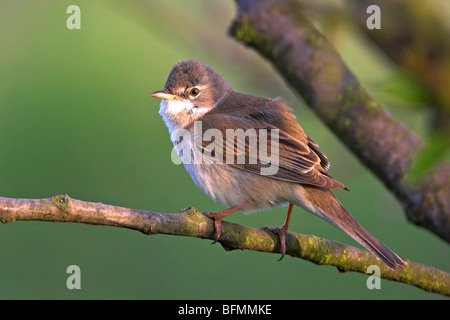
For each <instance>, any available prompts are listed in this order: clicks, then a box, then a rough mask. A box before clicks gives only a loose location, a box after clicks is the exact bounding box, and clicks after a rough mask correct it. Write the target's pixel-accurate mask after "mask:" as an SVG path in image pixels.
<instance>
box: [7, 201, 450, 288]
mask: <svg viewBox="0 0 450 320" xmlns="http://www.w3.org/2000/svg"><path fill="white" fill-rule="evenodd" d="M0 221H1V222H2V223H7V222H11V221H52V222H78V223H86V224H93V225H105V226H114V227H123V228H129V229H133V230H138V231H140V232H142V233H144V234H148V235H152V234H169V235H178V236H189V237H196V238H202V239H213V238H214V223H213V221H212V220H211V219H210V218H208V217H206V216H205V215H203V214H201V213H200V212H199V211H198V210H196V209H194V208H187V209H184V210H182V211H181V212H179V213H174V214H164V213H159V212H153V211H147V210H139V209H130V208H124V207H118V206H112V205H107V204H103V203H95V202H87V201H81V200H76V199H72V198H70V197H69V196H67V195H58V196H55V197H52V198H46V199H12V198H2V197H0ZM219 242H220V243H221V245H222V246H223V247H224V249H225V250H235V249H241V250H255V251H261V252H272V253H279V251H280V242H279V238H278V236H277V235H275V234H272V233H271V232H269V231H265V230H262V229H255V228H250V227H245V226H242V225H239V224H235V223H230V222H226V221H223V222H222V234H221V237H220V239H219ZM286 249H287V250H286V254H288V255H290V256H292V257H297V258H301V259H304V260H308V261H311V262H313V263H315V264H318V265H332V266H336V267H337V268H338V269H339V271H355V272H360V273H364V274H365V273H366V272H367V267H368V266H370V265H378V266H379V267H380V271H381V274H380V276H381V278H384V279H388V280H393V281H399V282H403V283H407V284H410V285H413V286H416V287H419V288H421V289H423V290H426V291H429V292H435V293H439V294H443V295H447V296H450V274H448V273H446V272H444V271H441V270H438V269H435V268H432V267H428V266H424V265H421V264H418V263H415V262H412V261H409V260H407V259H406V260H405V263H406V268H405V269H403V270H397V271H393V270H390V269H389V268H387V267H386V266H384V265H383V264H382V263H381V262H380V261H379V260H378V259H377V258H376V257H375V256H373V255H372V254H371V253H369V252H367V251H365V250H362V249H358V248H355V247H353V246H348V245H345V244H342V243H338V242H335V241H331V240H326V239H322V238H319V237H316V236H312V235H303V234H297V233H288V234H287V236H286Z"/></svg>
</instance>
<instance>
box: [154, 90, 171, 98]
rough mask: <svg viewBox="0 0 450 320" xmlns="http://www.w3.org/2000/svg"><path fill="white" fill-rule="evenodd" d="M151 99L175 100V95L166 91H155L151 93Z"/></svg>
mask: <svg viewBox="0 0 450 320" xmlns="http://www.w3.org/2000/svg"><path fill="white" fill-rule="evenodd" d="M152 97H154V98H158V99H166V100H173V99H175V95H174V94H172V93H170V92H169V91H168V90H159V91H155V92H153V93H152Z"/></svg>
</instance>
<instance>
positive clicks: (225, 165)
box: [152, 60, 405, 269]
mask: <svg viewBox="0 0 450 320" xmlns="http://www.w3.org/2000/svg"><path fill="white" fill-rule="evenodd" d="M152 96H154V97H157V98H161V99H163V100H162V102H161V108H160V114H161V116H162V117H163V119H164V121H165V123H166V125H167V127H168V128H169V133H170V135H171V139H172V141H173V143H174V144H177V143H181V141H182V140H183V139H179V136H178V133H179V131H180V129H183V130H184V132H189V133H190V134H191V135H190V138H189V140H188V141H184V142H183V143H185V144H186V143H187V146H188V152H190V153H192V154H195V153H196V152H197V153H200V154H202V155H205V158H204V160H205V161H202V162H200V163H192V162H191V163H188V162H187V161H184V166H185V167H186V169H187V171H188V172H189V174H190V175H191V177H192V179H193V181H194V182H195V183H196V185H197V186H198V187H199V188H200V189H201V190H202V191H203V192H205V193H206V194H207V195H208V196H209V197H211V198H212V199H214V200H219V201H220V202H221V203H223V204H224V205H226V206H227V207H229V209H226V210H223V211H221V212H217V213H206V215H208V216H209V217H212V218H214V219H215V222H216V223H215V225H216V240H217V239H218V238H219V236H220V221H221V219H222V218H223V217H224V216H226V215H228V214H230V213H232V212H234V211H236V210H241V211H243V212H254V211H260V210H264V209H269V208H273V207H277V206H285V205H288V204H290V205H289V210H288V216H287V218H286V221H285V223H284V225H283V227H281V228H268V230H271V231H274V232H276V233H278V234H279V236H280V240H281V243H282V250H281V251H282V257H283V256H284V251H285V243H284V241H285V234H286V232H287V230H288V226H289V219H290V215H291V211H292V204H295V205H297V206H299V207H302V208H303V209H305V210H306V211H308V212H310V213H313V214H314V215H316V216H318V217H320V218H322V219H324V220H326V221H328V222H329V223H331V224H332V225H334V226H336V227H338V228H340V229H341V230H343V231H345V232H346V233H347V234H348V235H350V236H351V237H352V238H354V239H355V240H356V241H358V242H359V243H360V244H361V245H363V246H364V247H365V248H367V249H368V250H370V251H371V252H372V253H374V254H375V255H376V256H377V257H378V258H379V259H380V260H381V261H383V262H384V263H385V264H386V265H387V266H389V267H390V268H391V269H398V268H404V267H405V265H404V263H403V261H402V259H400V258H399V257H398V256H397V255H396V254H395V253H393V252H392V251H391V250H390V249H389V248H387V247H386V246H384V245H383V244H382V243H381V242H379V241H378V240H377V239H375V238H374V237H373V236H372V235H370V234H369V233H368V232H367V231H366V230H365V229H364V228H363V227H361V225H359V224H358V222H356V220H355V219H354V218H353V217H352V216H351V215H350V214H349V213H348V212H347V210H346V209H345V208H344V207H343V206H342V204H341V203H340V202H339V200H338V199H337V198H336V197H335V196H334V195H333V193H332V192H331V188H337V189H346V187H345V186H344V185H343V184H342V183H340V182H339V181H337V180H335V179H333V178H332V177H331V176H330V175H329V174H328V173H327V170H328V169H329V167H330V162H329V161H328V159H327V157H326V156H325V154H324V153H323V152H321V151H320V150H319V146H318V145H317V143H315V142H314V141H313V140H312V139H311V138H309V137H308V136H307V135H306V134H305V133H304V132H303V130H302V128H301V127H300V125H299V124H298V123H297V122H296V121H295V117H294V116H293V114H292V113H291V112H290V111H289V108H288V107H287V106H286V105H285V104H284V102H282V101H279V100H274V99H268V98H263V97H256V96H252V95H247V94H242V93H237V92H234V91H233V90H232V88H231V86H230V84H229V83H228V82H227V81H226V80H225V79H224V78H223V77H222V76H220V75H219V74H218V73H217V72H215V71H214V70H213V69H212V68H211V67H208V66H205V65H203V64H201V63H200V62H198V61H195V60H188V61H182V62H179V63H178V64H176V65H175V66H174V67H173V69H172V71H171V72H170V74H169V77H168V79H167V82H166V84H165V88H164V90H161V91H157V92H154V93H153V94H152ZM199 123H200V124H201V132H200V133H199V132H196V126H197V127H198V124H199ZM210 129H213V130H216V131H213V132H219V133H220V135H218V136H215V137H214V139H213V138H211V139H210V140H208V139H204V140H202V143H201V144H200V146H198V145H197V144H196V143H195V139H196V137H197V138H199V135H201V137H200V138H204V137H205V136H207V135H206V133H208V132H209V131H208V130H210ZM227 129H228V130H232V131H234V132H237V131H236V130H239V129H241V130H243V131H244V132H247V133H248V132H250V133H249V134H248V135H247V136H246V139H245V140H244V142H245V143H244V147H243V148H241V149H239V144H238V141H237V140H234V137H232V138H230V137H229V135H228V134H227V132H228V131H227ZM261 130H263V131H264V132H267V133H268V135H267V139H266V140H265V141H263V140H261V137H260V136H258V132H262V131H261ZM210 131H211V130H210ZM252 132H253V135H254V136H252ZM255 133H256V134H255ZM196 135H197V136H196ZM276 135H278V140H277V141H276V143H274V142H272V140H271V137H272V136H273V137H276ZM184 138H185V137H184ZM253 138H255V139H256V140H252V139H253ZM216 140H218V141H216ZM251 141H253V142H254V141H257V145H258V148H260V147H261V145H262V144H263V142H268V143H267V144H268V145H267V150H269V151H271V152H274V153H273V154H271V155H276V158H277V163H276V166H277V170H276V172H274V173H273V174H271V175H264V174H262V173H261V172H262V168H264V167H266V166H267V165H268V164H267V161H266V160H267V159H266V158H264V157H261V155H260V153H258V152H252V147H253V145H252V144H251ZM241 142H242V141H241ZM230 146H231V147H230ZM241 147H242V146H241ZM272 147H276V148H272ZM273 149H275V150H273ZM240 155H241V156H242V155H243V159H244V160H243V161H241V162H239V161H235V160H236V159H238V157H239V156H240ZM227 156H228V157H229V158H227ZM208 157H209V158H208ZM230 157H231V158H232V159H234V161H232V162H231V163H230V162H229V161H228V162H227V161H225V160H227V159H231V158H230ZM182 159H183V157H182ZM208 159H209V160H211V159H214V160H216V161H215V162H214V161H207V160H208ZM218 159H219V160H221V161H219V162H218V161H217V160H218ZM241 159H242V158H241ZM272 164H273V163H272Z"/></svg>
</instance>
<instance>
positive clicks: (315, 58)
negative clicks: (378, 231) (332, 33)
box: [229, 0, 450, 242]
mask: <svg viewBox="0 0 450 320" xmlns="http://www.w3.org/2000/svg"><path fill="white" fill-rule="evenodd" d="M237 5H238V10H237V16H236V17H235V19H234V21H233V23H232V25H231V27H230V30H229V33H230V34H231V35H232V36H233V37H235V38H236V39H237V40H239V41H241V42H243V43H244V44H246V45H248V46H250V47H252V48H254V49H256V50H257V51H258V52H259V53H260V54H261V55H263V56H264V57H266V58H267V59H268V60H269V61H270V62H271V63H272V64H273V65H274V66H275V67H276V69H277V70H278V72H279V73H280V74H281V76H282V77H283V78H284V79H285V80H286V81H287V82H288V83H289V84H290V85H291V86H292V88H293V89H294V90H295V91H296V92H297V93H299V94H300V95H301V96H302V97H303V99H304V100H305V102H306V103H307V104H308V105H309V106H310V107H311V108H312V109H313V110H314V111H315V112H316V114H317V115H318V116H319V118H320V119H321V120H322V121H323V122H324V123H325V124H326V125H327V126H328V127H329V128H330V129H331V130H332V131H333V132H334V133H335V134H336V136H337V137H338V138H339V139H340V140H341V141H342V142H343V143H344V144H345V145H346V146H347V147H348V148H349V149H350V150H351V151H352V152H353V153H354V154H355V155H356V156H357V157H358V159H360V160H361V162H362V163H363V164H365V165H366V166H367V167H368V168H369V169H370V170H371V171H372V172H373V173H374V174H375V175H376V176H377V177H378V178H379V179H380V180H381V181H382V182H383V183H384V184H385V185H386V188H388V189H389V190H390V191H391V192H392V193H393V194H394V195H395V196H396V197H397V199H398V200H399V202H400V203H401V205H402V206H403V208H404V211H405V214H406V216H407V218H408V220H409V221H411V222H413V223H415V224H417V225H419V226H422V227H424V228H426V229H428V230H430V231H431V232H433V233H435V234H436V235H438V236H439V237H441V238H442V239H444V240H446V241H447V242H450V163H448V162H445V161H444V162H442V163H440V164H439V165H437V166H436V168H434V170H433V171H432V172H430V173H429V174H427V175H426V177H425V178H424V179H423V180H422V181H420V182H419V183H415V182H414V183H413V181H411V179H409V172H410V168H411V165H412V164H413V163H414V161H415V160H417V158H418V155H419V154H420V152H421V150H423V148H424V146H425V145H426V144H425V143H424V141H422V139H420V138H419V137H418V136H417V135H416V134H415V133H414V132H412V131H411V130H410V129H409V128H408V127H407V126H405V125H404V124H403V123H401V121H399V120H398V119H397V118H395V117H394V116H393V115H392V114H391V113H390V112H389V111H388V110H387V109H386V108H384V107H383V106H382V105H381V104H380V103H379V102H377V101H376V100H374V99H373V98H372V97H371V96H370V94H369V93H368V91H367V89H366V88H365V87H364V86H363V85H362V84H361V83H360V82H359V81H358V79H357V78H356V77H355V76H354V75H353V74H352V72H351V71H350V69H349V68H348V67H347V66H346V64H345V63H344V62H343V60H342V59H341V57H340V55H339V54H338V53H337V52H336V50H335V48H334V47H333V45H331V44H330V43H329V42H328V41H327V39H326V37H325V36H324V35H323V34H322V33H321V32H319V31H318V30H317V28H316V27H315V26H314V24H313V23H312V22H311V21H310V19H309V18H308V16H307V14H306V13H305V12H304V10H303V8H302V6H301V2H300V1H295V0H277V1H274V0H259V1H251V0H238V1H237Z"/></svg>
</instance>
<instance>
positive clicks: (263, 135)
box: [201, 117, 345, 189]
mask: <svg viewBox="0 0 450 320" xmlns="http://www.w3.org/2000/svg"><path fill="white" fill-rule="evenodd" d="M220 120H221V121H220V122H221V123H222V125H221V126H220V127H221V128H223V127H226V129H227V130H226V131H225V130H222V131H219V130H217V129H216V130H217V131H208V129H215V128H214V123H215V121H203V123H209V126H203V128H202V129H203V131H202V132H203V134H204V137H206V140H208V141H205V140H202V150H201V151H202V152H203V155H204V159H210V160H211V161H213V162H216V163H217V162H219V163H225V164H228V165H231V166H233V167H235V168H239V169H241V170H245V171H248V172H251V173H254V174H259V175H264V176H267V177H269V178H272V179H278V180H284V181H289V182H293V183H301V184H308V185H314V186H321V187H330V188H337V189H343V188H345V186H344V185H343V184H342V183H340V182H339V181H337V180H334V179H333V178H331V177H330V176H329V175H328V174H327V172H326V169H328V167H329V161H328V159H327V158H326V156H325V155H324V154H323V153H322V152H321V151H319V149H318V145H317V144H316V143H315V142H314V141H313V140H312V139H309V138H308V140H307V141H308V142H307V143H304V142H302V141H299V140H298V139H295V138H294V137H292V136H291V135H290V134H288V133H287V132H285V131H283V130H280V129H279V128H277V127H275V126H273V125H272V124H269V123H267V122H265V121H262V120H258V121H254V119H252V120H243V119H242V118H240V119H236V120H239V121H232V120H233V119H232V118H230V117H228V118H226V119H225V118H224V117H221V118H220ZM245 121H248V122H249V123H247V124H246V125H244V124H245V123H244V122H245ZM238 123H239V124H240V125H242V126H243V127H246V128H251V129H247V130H243V129H241V128H239V127H238ZM214 132H215V133H219V132H220V133H221V134H220V135H221V136H220V135H219V134H217V135H218V136H216V135H215V134H214ZM205 133H206V135H205ZM212 136H214V137H213V138H212Z"/></svg>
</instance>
